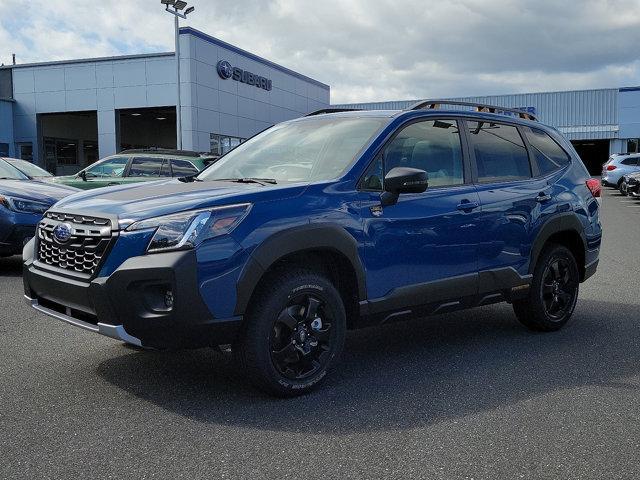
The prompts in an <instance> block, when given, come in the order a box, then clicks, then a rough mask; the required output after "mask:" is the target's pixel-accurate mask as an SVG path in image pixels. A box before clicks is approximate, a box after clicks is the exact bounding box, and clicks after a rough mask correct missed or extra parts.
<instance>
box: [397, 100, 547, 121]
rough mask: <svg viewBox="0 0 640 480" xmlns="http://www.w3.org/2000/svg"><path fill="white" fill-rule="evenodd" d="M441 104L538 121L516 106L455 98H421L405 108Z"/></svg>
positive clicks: (412, 108)
mask: <svg viewBox="0 0 640 480" xmlns="http://www.w3.org/2000/svg"><path fill="white" fill-rule="evenodd" d="M441 105H457V106H462V107H475V109H476V112H489V113H500V112H508V113H512V114H514V115H517V116H518V117H519V118H522V119H524V120H533V121H534V122H537V121H538V118H537V117H536V116H535V115H534V114H533V113H530V112H525V111H524V110H520V109H518V108H508V107H499V106H497V105H487V104H484V103H475V102H458V101H456V100H421V101H419V102H418V103H415V104H413V105H411V106H410V107H408V108H406V109H405V110H423V109H425V110H435V109H437V108H439V107H440V106H441Z"/></svg>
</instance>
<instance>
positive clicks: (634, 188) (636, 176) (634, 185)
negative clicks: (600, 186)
mask: <svg viewBox="0 0 640 480" xmlns="http://www.w3.org/2000/svg"><path fill="white" fill-rule="evenodd" d="M620 193H621V194H622V195H629V196H630V197H640V172H636V173H629V174H627V175H625V176H624V177H622V184H621V185H620Z"/></svg>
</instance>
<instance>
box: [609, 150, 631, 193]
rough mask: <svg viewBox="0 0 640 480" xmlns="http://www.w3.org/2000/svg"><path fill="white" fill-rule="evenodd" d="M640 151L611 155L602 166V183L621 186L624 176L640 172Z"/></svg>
mask: <svg viewBox="0 0 640 480" xmlns="http://www.w3.org/2000/svg"><path fill="white" fill-rule="evenodd" d="M638 162H640V153H626V154H616V155H611V156H610V157H609V160H608V161H607V163H605V164H604V165H603V166H602V184H603V185H607V186H609V187H616V188H620V184H621V183H622V177H623V176H625V175H627V174H629V173H635V172H640V164H639V163H638Z"/></svg>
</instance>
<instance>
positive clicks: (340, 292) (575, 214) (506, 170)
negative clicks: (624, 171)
mask: <svg viewBox="0 0 640 480" xmlns="http://www.w3.org/2000/svg"><path fill="white" fill-rule="evenodd" d="M445 104H451V105H453V108H451V107H449V108H441V107H442V105H445ZM475 107H476V109H475V110H472V109H471V108H469V107H468V105H467V104H455V103H452V102H437V101H427V102H422V103H420V104H418V105H415V106H414V107H413V108H411V109H408V110H405V111H399V112H398V111H334V112H330V111H321V112H315V114H310V115H309V116H307V117H304V118H301V119H297V120H292V121H287V122H284V123H281V124H278V125H275V126H273V127H271V128H269V129H267V130H265V131H264V132H262V133H260V134H258V135H256V136H255V137H253V138H252V139H250V140H248V141H247V142H245V143H243V144H242V145H240V146H239V147H237V148H236V149H235V150H233V151H231V152H229V153H228V154H226V155H225V156H224V157H222V158H221V159H220V160H219V161H218V162H217V163H215V164H214V165H212V166H210V167H208V168H207V169H205V170H204V171H203V172H201V173H200V174H198V175H196V176H193V177H188V178H182V179H175V180H166V181H160V182H154V183H151V184H150V183H145V184H136V185H127V186H119V187H112V188H109V189H99V190H94V191H90V192H83V193H78V194H74V195H72V196H70V197H68V198H66V199H64V200H62V201H60V202H59V203H57V204H56V205H55V206H54V207H52V208H51V209H50V210H49V211H48V212H47V213H46V214H45V216H44V218H43V220H42V221H41V222H40V224H39V227H38V235H37V237H36V238H35V239H34V240H33V241H31V242H30V243H29V244H27V246H26V247H25V250H24V290H25V296H26V298H27V301H28V302H29V303H30V304H31V305H32V306H33V307H34V308H36V309H38V310H40V311H41V312H44V313H46V314H48V315H50V316H52V317H56V318H58V319H60V320H63V321H65V322H68V323H70V324H73V325H76V326H79V327H82V328H84V329H86V330H91V331H94V332H97V333H101V334H103V335H107V336H110V337H113V338H116V339H119V340H122V341H124V342H127V343H130V344H135V345H139V346H142V347H149V348H156V349H164V348H178V347H188V348H196V347H206V346H213V347H218V346H221V345H222V346H224V348H225V349H228V348H229V347H230V348H231V350H232V351H233V353H235V354H236V356H237V359H238V360H239V361H240V362H241V365H242V367H243V370H244V371H246V374H247V376H248V377H249V378H250V379H251V380H252V381H253V382H254V383H255V384H256V385H257V386H259V387H261V388H262V389H264V390H266V391H268V392H271V393H272V394H275V395H280V396H291V395H296V394H300V393H304V392H307V391H309V390H310V389H312V388H313V387H314V386H316V385H317V384H318V383H319V382H320V381H321V380H322V379H323V378H324V377H325V375H326V373H327V371H328V370H329V369H330V368H331V367H332V366H333V365H334V364H335V362H336V360H337V358H338V356H339V354H340V352H341V350H342V348H343V344H344V341H345V332H346V331H347V329H351V328H357V327H361V326H365V325H377V324H381V323H385V322H391V321H395V320H402V319H408V318H411V317H416V316H418V317H424V316H427V315H430V314H438V313H443V312H450V311H453V310H456V309H464V308H470V307H475V306H478V305H487V304H490V303H495V302H501V301H506V302H510V303H512V304H513V308H514V310H515V314H516V316H517V317H518V319H519V320H520V321H521V322H522V323H523V324H524V325H525V326H526V327H528V328H530V329H534V330H542V331H553V330H557V329H559V328H561V327H562V326H563V325H564V324H565V323H566V322H567V321H568V320H569V318H570V316H571V314H572V313H573V310H574V307H575V305H576V301H577V298H578V286H579V283H580V282H583V281H585V280H586V279H587V278H588V277H590V276H591V275H593V274H594V272H595V271H596V267H597V264H598V253H599V249H600V242H601V236H602V229H601V225H600V221H599V219H598V210H599V203H598V200H599V199H598V197H599V196H600V183H599V180H595V179H591V178H590V177H589V174H588V173H587V170H586V169H585V167H584V165H583V164H582V162H581V160H580V158H579V157H578V155H577V154H576V152H575V150H574V149H573V148H572V146H571V144H570V143H569V142H568V141H567V140H565V139H564V138H563V137H562V136H561V135H560V134H559V133H558V132H557V131H556V130H554V129H552V128H549V127H546V126H543V125H541V124H539V123H538V122H537V121H535V118H533V116H532V115H531V114H529V113H526V112H521V111H510V110H508V109H503V108H498V107H490V106H485V105H476V106H475ZM504 113H507V114H508V115H505V114H504Z"/></svg>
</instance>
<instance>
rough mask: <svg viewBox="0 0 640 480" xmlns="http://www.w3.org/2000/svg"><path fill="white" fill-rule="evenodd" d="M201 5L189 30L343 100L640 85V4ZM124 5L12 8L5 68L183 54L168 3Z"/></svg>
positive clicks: (0, 40) (0, 6)
mask: <svg viewBox="0 0 640 480" xmlns="http://www.w3.org/2000/svg"><path fill="white" fill-rule="evenodd" d="M193 4H194V5H195V7H196V11H195V12H194V13H193V14H192V15H191V17H190V19H189V21H188V22H187V23H186V24H189V25H191V26H193V27H195V28H198V29H200V30H203V31H205V32H207V33H209V34H211V35H214V36H216V37H219V38H221V39H223V40H225V41H227V42H230V43H233V44H235V45H238V46H239V47H241V48H244V49H246V50H249V51H251V52H253V53H256V54H258V55H261V56H264V57H266V58H268V59H270V60H273V61H275V62H277V63H280V64H282V65H284V66H286V67H289V68H292V69H294V70H296V71H299V72H301V73H303V74H305V75H309V76H311V77H313V78H317V79H318V80H320V81H322V82H324V83H327V84H329V85H331V87H332V101H333V102H335V103H340V102H349V101H379V100H391V99H406V98H426V97H441V96H466V95H480V94H495V93H512V92H527V91H544V90H564V89H582V88H597V87H617V86H621V85H638V84H640V49H638V47H637V46H638V45H640V15H638V12H639V11H640V0H609V1H600V0H598V1H596V0H593V1H583V2H557V1H548V0H538V1H526V0H521V1H517V0H492V1H489V0H449V1H447V2H441V1H438V2H435V1H431V0H397V1H391V0H352V1H347V0H342V1H338V0H325V1H322V2H318V1H317V0H316V1H309V0H278V1H273V2H267V1H256V0H236V1H227V0H220V1H215V2H212V1H210V0H209V1H205V0H195V2H194V3H193ZM123 5H125V4H124V3H123V2H116V1H112V0H102V1H101V2H87V1H79V0H67V1H66V2H64V10H61V9H60V8H58V7H57V6H56V5H55V4H53V3H52V2H50V1H45V0H32V1H24V0H0V11H2V12H3V15H2V18H0V45H2V46H1V47H0V62H4V63H9V62H10V59H11V53H14V52H15V53H16V55H17V59H18V62H20V63H26V62H34V61H48V60H60V59H69V58H84V57H94V56H105V55H117V54H132V53H145V52H157V51H171V50H173V29H172V19H171V18H170V16H169V15H168V14H166V12H164V11H163V9H162V6H161V5H160V2H159V0H143V1H134V0H132V1H130V2H128V3H127V4H126V5H128V6H126V7H123ZM12 12H18V13H19V14H16V15H13V14H12Z"/></svg>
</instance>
